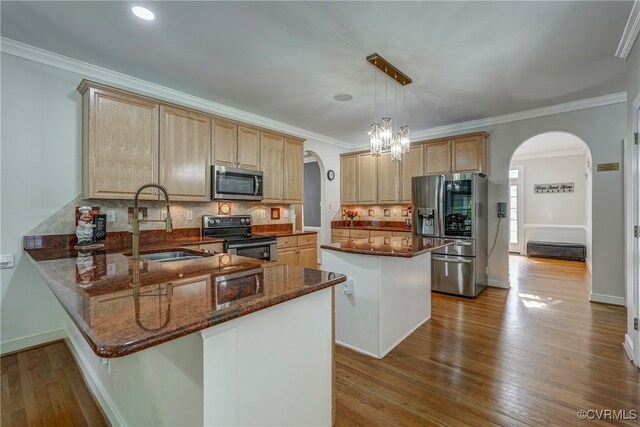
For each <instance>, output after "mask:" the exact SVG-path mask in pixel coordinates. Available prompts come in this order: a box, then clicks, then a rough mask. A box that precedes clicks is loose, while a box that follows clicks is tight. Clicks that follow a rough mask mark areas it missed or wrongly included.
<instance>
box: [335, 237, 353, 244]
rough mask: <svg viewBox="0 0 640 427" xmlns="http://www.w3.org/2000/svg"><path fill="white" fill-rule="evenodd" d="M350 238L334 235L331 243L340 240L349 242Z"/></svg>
mask: <svg viewBox="0 0 640 427" xmlns="http://www.w3.org/2000/svg"><path fill="white" fill-rule="evenodd" d="M348 241H349V239H348V238H346V237H335V236H334V237H332V238H331V243H339V242H348Z"/></svg>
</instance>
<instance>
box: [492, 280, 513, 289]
mask: <svg viewBox="0 0 640 427" xmlns="http://www.w3.org/2000/svg"><path fill="white" fill-rule="evenodd" d="M487 286H491V287H494V288H502V289H511V285H510V284H509V281H508V280H507V281H506V282H505V281H503V280H495V279H487Z"/></svg>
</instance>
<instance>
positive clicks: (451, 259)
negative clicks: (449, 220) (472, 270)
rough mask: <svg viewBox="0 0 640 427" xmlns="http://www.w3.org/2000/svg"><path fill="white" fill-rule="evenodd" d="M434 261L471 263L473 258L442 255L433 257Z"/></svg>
mask: <svg viewBox="0 0 640 427" xmlns="http://www.w3.org/2000/svg"><path fill="white" fill-rule="evenodd" d="M431 259H432V260H434V261H443V262H455V263H458V264H471V263H472V262H473V260H471V259H466V258H451V257H442V256H434V257H432V258H431Z"/></svg>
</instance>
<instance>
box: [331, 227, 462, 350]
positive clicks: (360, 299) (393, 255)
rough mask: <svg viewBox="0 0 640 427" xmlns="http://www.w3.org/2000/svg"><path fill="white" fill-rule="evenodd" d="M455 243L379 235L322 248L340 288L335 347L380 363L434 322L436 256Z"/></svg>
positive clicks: (442, 240) (336, 315) (336, 301)
mask: <svg viewBox="0 0 640 427" xmlns="http://www.w3.org/2000/svg"><path fill="white" fill-rule="evenodd" d="M453 243H454V242H453V240H445V239H427V238H422V237H417V236H413V237H410V238H405V237H374V238H369V239H360V240H349V241H344V242H337V243H332V244H330V245H322V246H321V248H322V249H323V262H322V266H323V268H327V269H330V270H334V271H340V272H343V273H344V274H346V275H347V281H346V282H345V283H344V284H343V285H341V286H338V287H337V288H336V292H335V322H336V343H337V344H340V345H342V346H345V347H348V348H350V349H352V350H355V351H358V352H360V353H363V354H366V355H369V356H372V357H375V358H378V359H381V358H383V357H384V356H385V355H387V353H389V352H390V351H391V350H393V348H395V347H396V346H397V345H398V344H400V342H402V341H403V340H404V339H405V338H406V337H407V336H409V335H410V334H411V333H412V332H413V331H415V330H416V329H417V328H418V327H419V326H420V325H422V324H423V323H424V322H426V321H427V320H429V319H430V318H431V252H432V251H434V250H436V249H439V248H442V247H444V246H447V245H450V244H453Z"/></svg>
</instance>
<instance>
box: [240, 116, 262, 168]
mask: <svg viewBox="0 0 640 427" xmlns="http://www.w3.org/2000/svg"><path fill="white" fill-rule="evenodd" d="M238 167H239V168H240V169H251V170H260V131H259V130H258V129H253V128H250V127H246V126H238Z"/></svg>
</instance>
